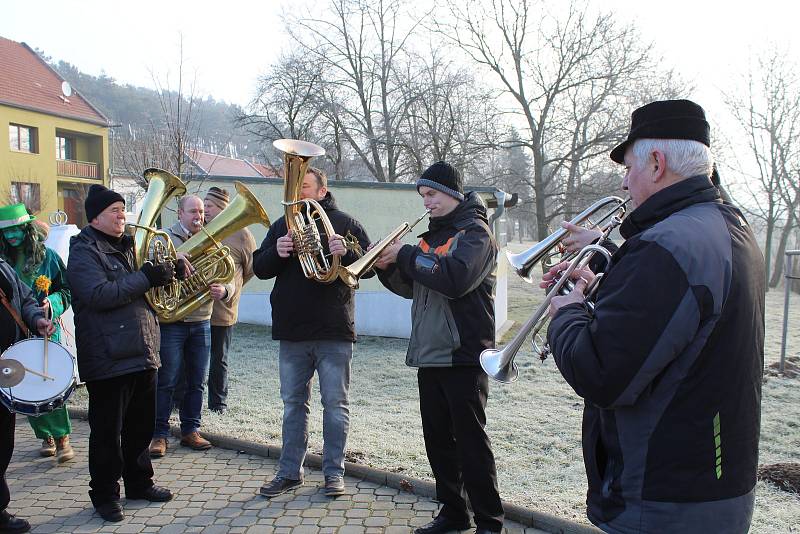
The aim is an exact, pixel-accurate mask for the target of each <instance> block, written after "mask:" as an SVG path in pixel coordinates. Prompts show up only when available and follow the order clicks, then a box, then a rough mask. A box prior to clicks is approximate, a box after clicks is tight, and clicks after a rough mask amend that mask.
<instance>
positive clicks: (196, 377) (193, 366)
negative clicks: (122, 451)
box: [153, 320, 211, 438]
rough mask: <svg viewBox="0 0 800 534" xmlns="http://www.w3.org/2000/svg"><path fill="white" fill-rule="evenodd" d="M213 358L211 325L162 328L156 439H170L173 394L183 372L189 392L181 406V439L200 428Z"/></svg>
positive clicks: (154, 434) (193, 324)
mask: <svg viewBox="0 0 800 534" xmlns="http://www.w3.org/2000/svg"><path fill="white" fill-rule="evenodd" d="M210 357H211V326H210V321H207V320H206V321H197V322H192V323H186V322H178V323H172V324H166V323H165V324H162V325H161V368H160V369H159V370H158V391H157V393H156V427H155V431H154V432H153V437H156V438H166V437H168V436H169V414H170V412H171V411H172V393H173V392H174V391H175V385H176V384H177V383H178V374H179V373H180V372H181V371H182V372H183V376H184V378H185V379H186V392H185V393H184V395H183V400H182V401H181V406H180V417H181V435H183V436H185V435H187V434H190V433H192V432H194V431H195V430H197V429H198V428H200V411H201V410H202V409H203V391H204V390H205V379H206V375H207V373H208V361H209V358H210Z"/></svg>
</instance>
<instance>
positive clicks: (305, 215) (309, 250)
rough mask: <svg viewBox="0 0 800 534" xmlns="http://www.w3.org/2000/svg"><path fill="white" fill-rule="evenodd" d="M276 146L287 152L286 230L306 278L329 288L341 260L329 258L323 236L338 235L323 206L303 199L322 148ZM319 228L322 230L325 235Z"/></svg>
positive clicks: (283, 142) (290, 142)
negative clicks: (313, 160) (312, 165)
mask: <svg viewBox="0 0 800 534" xmlns="http://www.w3.org/2000/svg"><path fill="white" fill-rule="evenodd" d="M272 145H273V146H274V147H275V148H277V149H278V150H280V151H281V152H283V178H284V183H283V206H284V209H285V216H286V228H287V229H289V230H291V231H292V240H293V241H294V251H295V254H297V258H298V259H299V260H300V266H301V267H302V268H303V274H305V276H306V278H309V279H313V280H316V281H317V282H322V283H323V284H329V283H331V282H333V281H335V280H336V279H337V278H338V277H339V263H340V259H339V257H338V256H333V255H330V256H329V255H328V254H327V253H326V252H325V250H326V247H325V243H323V241H322V237H321V235H320V234H321V233H323V234H325V235H326V236H331V235H333V234H335V233H336V231H335V230H334V229H333V225H332V224H331V221H330V219H328V215H327V214H326V213H325V210H324V209H322V206H320V204H319V202H317V201H316V200H314V199H309V198H305V199H303V198H300V191H301V189H302V187H303V178H305V175H306V173H307V172H308V164H309V162H310V161H311V158H313V157H315V156H322V155H324V154H325V149H324V148H322V147H321V146H318V145H315V144H314V143H309V142H307V141H299V140H297V139H278V140H276V141H273V142H272ZM317 225H320V226H322V229H323V232H320V229H319V227H318V226H317Z"/></svg>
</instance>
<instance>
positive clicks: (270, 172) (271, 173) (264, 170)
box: [252, 163, 281, 178]
mask: <svg viewBox="0 0 800 534" xmlns="http://www.w3.org/2000/svg"><path fill="white" fill-rule="evenodd" d="M252 165H253V167H255V168H256V170H257V171H258V172H260V173H261V175H262V176H266V177H267V178H281V176H280V175H278V174H277V173H276V172H275V170H274V169H273V168H272V167H268V166H267V165H264V164H263V163H253V164H252Z"/></svg>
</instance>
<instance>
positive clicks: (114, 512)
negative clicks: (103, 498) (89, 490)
mask: <svg viewBox="0 0 800 534" xmlns="http://www.w3.org/2000/svg"><path fill="white" fill-rule="evenodd" d="M94 509H95V510H97V513H98V514H100V517H102V518H103V519H105V520H106V521H111V522H113V523H118V522H119V521H122V520H123V519H125V513H124V512H123V511H122V504H120V502H119V501H111V502H107V503H105V504H101V505H100V506H95V508H94Z"/></svg>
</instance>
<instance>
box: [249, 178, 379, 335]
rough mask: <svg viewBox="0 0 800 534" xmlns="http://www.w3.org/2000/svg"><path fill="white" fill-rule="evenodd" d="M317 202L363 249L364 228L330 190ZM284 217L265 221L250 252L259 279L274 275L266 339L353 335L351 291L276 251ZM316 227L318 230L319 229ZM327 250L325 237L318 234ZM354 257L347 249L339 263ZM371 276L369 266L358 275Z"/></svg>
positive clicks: (342, 232) (365, 243) (338, 229)
mask: <svg viewBox="0 0 800 534" xmlns="http://www.w3.org/2000/svg"><path fill="white" fill-rule="evenodd" d="M319 202H320V205H321V206H322V208H323V209H324V210H325V214H326V215H327V216H328V219H329V220H330V222H331V225H332V226H333V229H334V230H335V231H336V233H337V234H339V235H341V236H345V237H347V234H348V233H349V234H350V235H352V236H353V237H355V238H356V239H357V240H358V243H359V244H360V245H361V248H362V249H363V250H365V251H366V250H367V247H368V246H369V237H367V232H366V231H364V228H363V227H362V226H361V225H360V224H359V223H358V221H356V220H355V219H354V218H352V217H351V216H350V215H348V214H347V213H345V212H343V211H341V210H339V208H338V207H337V206H336V201H335V200H334V198H333V195H331V193H328V194H327V195H326V196H325V198H324V199H322V200H321V201H319ZM286 232H287V229H286V220H285V219H284V217H281V218H280V219H278V220H277V221H275V222H274V223H272V225H271V226H270V227H269V231H268V232H267V236H266V237H265V238H264V241H263V242H262V243H261V247H260V248H259V249H258V250H256V251H255V252H254V253H253V273H254V274H255V275H256V276H257V277H258V278H260V279H262V280H267V279H269V278H273V277H274V278H275V286H274V287H273V288H272V293H270V296H269V300H270V304H271V305H272V339H279V340H284V341H309V340H344V341H355V340H356V329H355V316H354V314H355V311H354V306H353V300H354V294H355V292H354V291H353V290H352V289H350V288H349V287H348V286H346V285H345V284H344V283H343V282H342V281H341V280H336V281H335V282H332V283H330V284H322V283H320V282H316V281H314V280H309V279H308V278H306V277H305V275H304V274H303V269H302V267H301V266H300V262H299V261H298V259H297V256H295V255H292V256H289V257H288V258H281V257H280V256H278V249H277V243H278V238H279V237H283V236H285V235H286ZM322 233H323V232H322V229H321V228H320V234H322ZM323 242H324V246H325V247H326V250H327V245H328V243H327V237H326V236H323ZM356 259H358V256H356V255H355V253H353V252H352V251H348V253H347V254H345V255H344V256H343V257H342V261H341V265H345V266H346V265H350V264H351V263H353V262H354V261H356ZM370 276H374V273H372V272H370V273H368V275H367V276H365V277H364V278H369V277H370Z"/></svg>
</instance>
